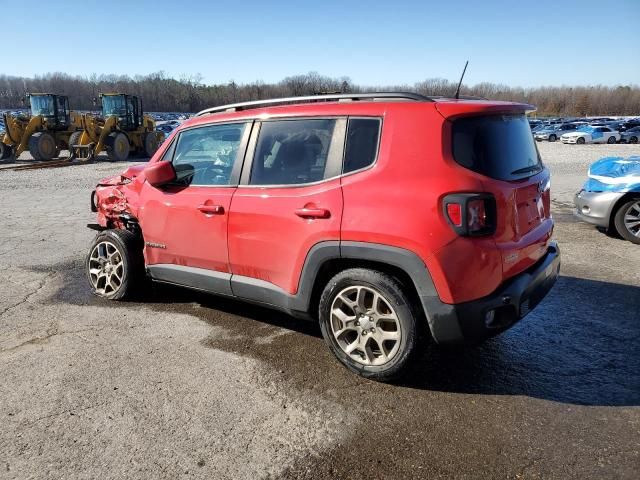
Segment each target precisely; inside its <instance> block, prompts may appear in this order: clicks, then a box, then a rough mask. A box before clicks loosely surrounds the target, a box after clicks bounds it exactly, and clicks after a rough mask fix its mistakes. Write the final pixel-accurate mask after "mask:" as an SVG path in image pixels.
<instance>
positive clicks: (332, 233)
mask: <svg viewBox="0 0 640 480" xmlns="http://www.w3.org/2000/svg"><path fill="white" fill-rule="evenodd" d="M302 208H307V209H324V210H327V211H328V212H329V216H328V218H314V219H309V218H301V217H300V216H298V215H297V214H296V210H298V209H302ZM341 218H342V192H341V189H340V180H339V179H334V180H329V181H326V182H321V183H318V184H316V185H308V186H304V187H291V188H287V187H284V188H283V187H280V188H254V187H239V188H238V189H237V190H236V193H235V195H234V197H233V202H232V204H231V213H230V215H229V260H230V264H231V273H233V274H235V275H242V276H245V277H252V278H256V279H259V280H264V281H267V282H270V283H272V284H274V285H277V286H278V287H280V288H282V289H283V290H284V291H286V292H288V293H291V294H295V293H296V291H297V290H298V281H299V278H300V273H301V272H302V267H303V265H304V260H305V258H306V256H307V253H308V252H309V250H310V249H311V247H313V246H314V245H315V244H316V243H319V242H322V241H326V240H339V239H340V219H341Z"/></svg>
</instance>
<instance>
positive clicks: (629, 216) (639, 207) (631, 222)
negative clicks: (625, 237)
mask: <svg viewBox="0 0 640 480" xmlns="http://www.w3.org/2000/svg"><path fill="white" fill-rule="evenodd" d="M624 226H625V228H626V229H627V230H628V231H629V233H630V234H631V235H635V236H636V237H639V238H640V201H637V202H636V203H634V204H633V205H631V206H630V207H629V209H628V210H627V211H626V212H625V214H624Z"/></svg>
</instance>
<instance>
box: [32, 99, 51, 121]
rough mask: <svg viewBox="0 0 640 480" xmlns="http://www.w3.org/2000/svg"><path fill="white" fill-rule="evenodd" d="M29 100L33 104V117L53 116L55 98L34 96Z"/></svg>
mask: <svg viewBox="0 0 640 480" xmlns="http://www.w3.org/2000/svg"><path fill="white" fill-rule="evenodd" d="M29 100H30V102H31V115H33V116H36V115H43V116H45V117H52V116H53V110H54V109H53V97H51V96H49V95H32V96H31V97H29Z"/></svg>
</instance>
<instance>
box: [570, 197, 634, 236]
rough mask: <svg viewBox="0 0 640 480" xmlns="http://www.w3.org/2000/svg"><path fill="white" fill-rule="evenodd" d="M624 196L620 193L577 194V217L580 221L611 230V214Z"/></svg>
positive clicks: (575, 203)
mask: <svg viewBox="0 0 640 480" xmlns="http://www.w3.org/2000/svg"><path fill="white" fill-rule="evenodd" d="M623 196H624V193H620V192H586V191H584V190H582V191H580V192H578V193H576V195H575V197H573V203H574V205H575V206H576V209H575V212H574V213H575V215H576V217H578V218H579V219H580V220H583V221H585V222H588V223H591V224H593V225H597V226H598V227H603V228H609V223H610V219H611V212H612V211H613V207H614V206H615V204H616V202H617V201H618V200H620V199H621V198H622V197H623Z"/></svg>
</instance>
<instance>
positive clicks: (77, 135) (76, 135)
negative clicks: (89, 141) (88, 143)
mask: <svg viewBox="0 0 640 480" xmlns="http://www.w3.org/2000/svg"><path fill="white" fill-rule="evenodd" d="M81 138H82V132H73V133H72V134H71V135H69V156H71V157H74V156H75V152H74V151H73V145H80V139H81Z"/></svg>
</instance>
